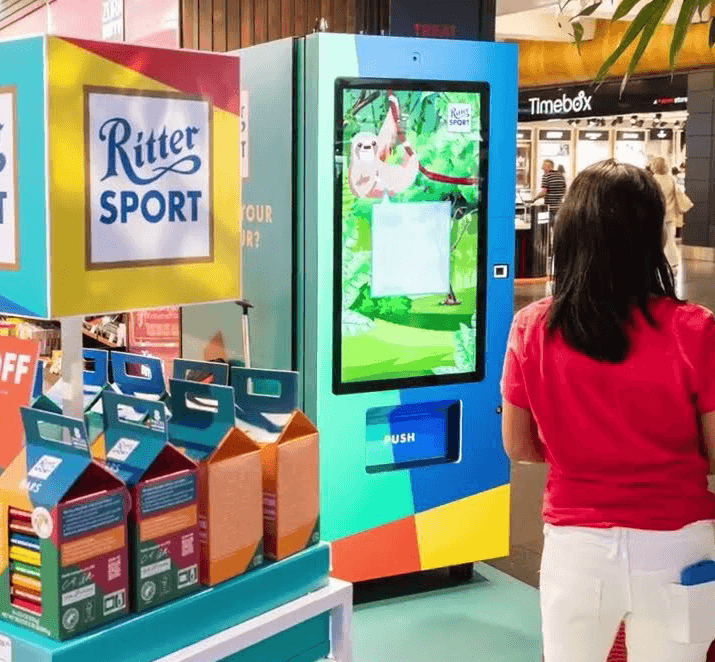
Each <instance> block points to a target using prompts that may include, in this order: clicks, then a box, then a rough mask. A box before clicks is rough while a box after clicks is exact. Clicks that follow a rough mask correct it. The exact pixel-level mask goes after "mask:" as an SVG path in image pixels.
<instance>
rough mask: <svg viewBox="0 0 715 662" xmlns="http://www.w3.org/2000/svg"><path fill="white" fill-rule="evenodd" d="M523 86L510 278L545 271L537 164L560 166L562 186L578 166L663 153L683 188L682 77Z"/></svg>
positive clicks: (643, 159)
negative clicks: (513, 271) (547, 162)
mask: <svg viewBox="0 0 715 662" xmlns="http://www.w3.org/2000/svg"><path fill="white" fill-rule="evenodd" d="M620 87H621V83H620V81H613V82H607V83H604V84H603V85H601V86H598V87H597V86H596V85H593V84H588V83H587V84H579V85H567V86H561V87H551V88H527V89H523V90H521V91H520V94H519V130H518V134H517V162H516V171H517V172H516V175H517V176H516V234H517V245H516V276H517V278H519V277H521V278H525V277H542V276H546V275H548V274H547V271H548V255H547V249H548V246H549V244H550V240H549V238H548V236H547V235H548V213H547V212H546V211H545V208H543V207H540V206H536V205H533V204H532V201H533V200H534V199H535V198H536V196H537V195H538V193H539V191H540V189H541V176H542V171H541V168H542V164H543V163H544V161H545V160H550V161H552V162H553V164H554V167H556V168H559V169H563V173H564V176H565V178H566V183H567V185H568V184H570V182H571V181H573V178H574V177H575V176H576V175H577V174H578V173H579V172H581V171H582V170H583V169H584V168H586V167H588V166H589V165H592V164H593V163H597V162H598V161H602V160H604V159H609V158H615V159H617V160H618V161H623V162H626V163H632V164H633V165H637V166H639V167H645V166H646V165H647V164H648V163H649V162H650V161H651V160H652V159H653V158H654V157H656V156H663V157H664V158H665V159H666V162H667V163H668V164H669V166H670V167H671V168H673V169H677V171H678V172H677V176H678V178H679V180H680V184H681V186H684V178H685V160H686V140H685V132H686V126H687V119H688V112H687V105H688V75H687V74H678V75H676V76H673V77H671V76H658V77H648V78H639V79H634V80H632V81H629V83H628V85H627V87H626V89H625V90H624V92H623V94H621V90H620Z"/></svg>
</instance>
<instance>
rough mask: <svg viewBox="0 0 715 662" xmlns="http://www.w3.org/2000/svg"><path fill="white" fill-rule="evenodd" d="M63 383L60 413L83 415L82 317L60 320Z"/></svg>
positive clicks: (77, 416)
mask: <svg viewBox="0 0 715 662" xmlns="http://www.w3.org/2000/svg"><path fill="white" fill-rule="evenodd" d="M60 342H61V343H62V370H61V377H62V382H63V387H64V390H63V393H62V411H63V413H64V415H65V416H72V417H74V418H80V419H81V418H82V416H83V415H84V397H83V393H84V384H83V379H84V363H83V359H82V317H81V316H76V317H62V318H60Z"/></svg>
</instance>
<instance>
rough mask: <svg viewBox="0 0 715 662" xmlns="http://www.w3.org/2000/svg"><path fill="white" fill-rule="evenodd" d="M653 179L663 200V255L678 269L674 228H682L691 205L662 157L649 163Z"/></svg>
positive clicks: (678, 259)
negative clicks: (684, 217)
mask: <svg viewBox="0 0 715 662" xmlns="http://www.w3.org/2000/svg"><path fill="white" fill-rule="evenodd" d="M650 167H651V171H652V172H653V177H654V178H655V180H656V182H658V186H659V187H660V189H661V191H662V192H663V197H664V198H665V230H664V232H665V255H666V256H667V258H668V262H670V266H671V267H672V268H673V269H677V268H678V264H679V262H680V257H679V255H678V246H677V244H676V243H675V234H676V227H677V226H678V225H680V227H682V226H683V216H684V214H685V213H686V212H688V211H689V210H690V209H691V208H692V206H693V203H692V202H691V201H690V198H688V196H687V195H685V193H683V192H682V191H681V190H680V187H679V186H678V184H677V183H676V181H675V178H674V177H673V175H672V174H671V173H670V171H669V169H668V164H667V163H666V160H665V159H664V158H663V157H662V156H656V157H655V158H654V159H653V160H652V161H651V162H650Z"/></svg>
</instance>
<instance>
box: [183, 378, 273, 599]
mask: <svg viewBox="0 0 715 662" xmlns="http://www.w3.org/2000/svg"><path fill="white" fill-rule="evenodd" d="M170 389H171V407H172V411H173V416H172V418H171V420H170V421H169V440H170V441H171V442H172V443H173V444H174V445H176V446H177V447H179V448H181V449H183V450H184V452H185V453H186V454H187V455H188V456H189V457H190V458H192V459H193V460H194V461H196V462H197V463H198V465H199V522H200V543H201V564H200V573H199V575H200V578H201V582H202V583H203V584H206V585H208V586H213V585H215V584H218V583H219V582H222V581H225V580H227V579H231V578H232V577H236V576H238V575H240V574H242V573H244V572H245V571H247V570H249V569H251V568H254V567H256V566H258V565H260V564H261V563H262V562H263V509H262V471H261V454H260V449H259V447H258V446H257V445H256V444H255V443H253V442H252V441H251V440H250V439H248V438H247V437H246V436H245V435H243V434H241V433H240V432H239V431H238V430H236V429H235V427H234V413H233V411H234V404H233V391H232V390H231V388H229V387H227V386H215V385H212V384H204V383H200V382H187V381H180V380H171V383H170Z"/></svg>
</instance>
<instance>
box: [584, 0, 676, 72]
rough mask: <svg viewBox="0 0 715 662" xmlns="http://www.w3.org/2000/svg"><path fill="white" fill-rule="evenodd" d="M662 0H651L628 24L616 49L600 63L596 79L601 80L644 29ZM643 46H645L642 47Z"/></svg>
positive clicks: (657, 10) (656, 11)
mask: <svg viewBox="0 0 715 662" xmlns="http://www.w3.org/2000/svg"><path fill="white" fill-rule="evenodd" d="M663 1H664V0H651V1H650V2H649V3H648V4H646V5H645V6H644V7H643V8H642V9H641V10H640V11H639V12H638V15H637V16H636V17H635V19H634V20H633V22H632V23H631V24H630V25H629V26H628V29H627V30H626V33H625V34H624V35H623V39H621V43H620V44H618V46H617V47H616V50H615V51H613V53H611V55H609V56H608V58H607V59H606V61H605V62H604V63H603V64H602V65H601V68H600V69H599V70H598V73H597V74H596V81H602V80H603V79H604V78H605V76H606V74H607V73H608V72H609V71H610V69H611V67H612V66H613V65H614V64H615V63H616V62H617V61H618V58H620V57H621V55H623V53H624V52H625V51H626V49H627V48H628V47H629V46H630V45H631V44H632V43H633V41H634V40H635V38H636V37H637V36H638V35H639V34H640V33H641V32H642V31H643V30H644V29H645V27H646V26H647V25H648V23H649V21H650V20H651V18H652V17H653V15H654V14H656V13H658V14H659V13H660V10H661V8H662V5H663ZM644 48H645V47H644Z"/></svg>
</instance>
